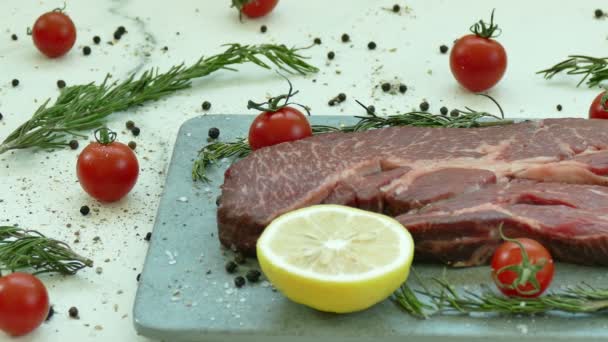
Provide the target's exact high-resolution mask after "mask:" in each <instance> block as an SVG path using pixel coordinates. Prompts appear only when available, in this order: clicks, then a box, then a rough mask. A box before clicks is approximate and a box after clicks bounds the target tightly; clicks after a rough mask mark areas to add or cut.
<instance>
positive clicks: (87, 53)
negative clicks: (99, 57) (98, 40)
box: [82, 46, 91, 56]
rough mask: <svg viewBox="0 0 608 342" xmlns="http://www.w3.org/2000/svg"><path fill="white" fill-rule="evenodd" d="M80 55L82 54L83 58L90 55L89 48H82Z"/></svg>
mask: <svg viewBox="0 0 608 342" xmlns="http://www.w3.org/2000/svg"><path fill="white" fill-rule="evenodd" d="M82 53H83V54H84V55H85V56H88V55H90V54H91V48H90V47H88V46H85V47H83V48H82Z"/></svg>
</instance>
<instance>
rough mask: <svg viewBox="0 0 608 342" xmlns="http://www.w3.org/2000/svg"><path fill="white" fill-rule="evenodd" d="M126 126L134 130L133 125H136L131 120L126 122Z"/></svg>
mask: <svg viewBox="0 0 608 342" xmlns="http://www.w3.org/2000/svg"><path fill="white" fill-rule="evenodd" d="M125 126H126V127H127V129H128V130H132V129H133V127H135V122H133V121H131V120H129V121H127V123H126V124H125Z"/></svg>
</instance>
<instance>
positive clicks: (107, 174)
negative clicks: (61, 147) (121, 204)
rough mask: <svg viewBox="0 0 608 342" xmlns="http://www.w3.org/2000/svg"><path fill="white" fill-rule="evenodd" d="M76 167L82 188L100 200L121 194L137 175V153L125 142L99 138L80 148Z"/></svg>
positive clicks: (103, 200)
mask: <svg viewBox="0 0 608 342" xmlns="http://www.w3.org/2000/svg"><path fill="white" fill-rule="evenodd" d="M76 169H77V173H78V180H79V181H80V185H81V186H82V188H83V189H84V191H86V192H87V193H88V194H89V195H91V196H92V197H94V198H95V199H97V200H99V201H102V202H115V201H118V200H119V199H121V198H123V197H124V196H125V195H126V194H128V193H129V191H131V189H132V188H133V186H135V182H136V181H137V177H138V175H139V163H138V162H137V157H136V156H135V153H133V151H132V150H131V149H130V148H129V146H127V145H125V144H122V143H119V142H115V141H112V142H109V143H108V142H104V141H103V140H102V141H101V142H100V140H99V139H98V141H97V142H93V143H91V144H89V146H87V147H85V149H84V150H82V153H80V156H79V157H78V163H77V165H76Z"/></svg>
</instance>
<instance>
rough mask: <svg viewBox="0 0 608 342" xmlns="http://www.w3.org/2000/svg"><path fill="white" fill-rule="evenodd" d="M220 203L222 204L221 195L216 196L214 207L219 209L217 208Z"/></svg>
mask: <svg viewBox="0 0 608 342" xmlns="http://www.w3.org/2000/svg"><path fill="white" fill-rule="evenodd" d="M220 203H222V195H218V196H217V197H216V198H215V206H216V207H219V206H220Z"/></svg>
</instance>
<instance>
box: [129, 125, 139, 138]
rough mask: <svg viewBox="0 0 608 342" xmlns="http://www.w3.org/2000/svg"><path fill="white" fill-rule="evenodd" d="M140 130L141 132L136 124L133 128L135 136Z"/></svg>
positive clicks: (132, 131)
mask: <svg viewBox="0 0 608 342" xmlns="http://www.w3.org/2000/svg"><path fill="white" fill-rule="evenodd" d="M140 132H141V130H140V129H139V127H137V126H135V127H133V128H132V129H131V133H133V135H134V136H138V135H139V133H140Z"/></svg>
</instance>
